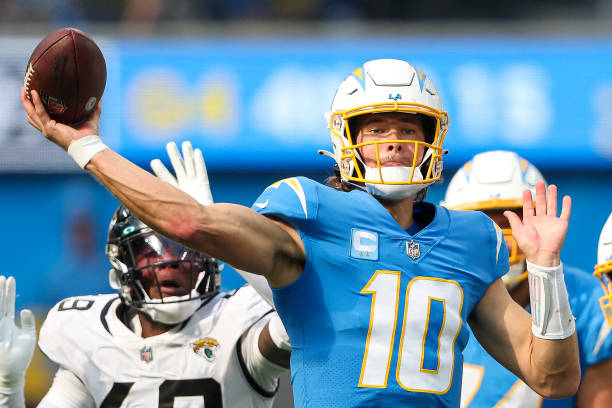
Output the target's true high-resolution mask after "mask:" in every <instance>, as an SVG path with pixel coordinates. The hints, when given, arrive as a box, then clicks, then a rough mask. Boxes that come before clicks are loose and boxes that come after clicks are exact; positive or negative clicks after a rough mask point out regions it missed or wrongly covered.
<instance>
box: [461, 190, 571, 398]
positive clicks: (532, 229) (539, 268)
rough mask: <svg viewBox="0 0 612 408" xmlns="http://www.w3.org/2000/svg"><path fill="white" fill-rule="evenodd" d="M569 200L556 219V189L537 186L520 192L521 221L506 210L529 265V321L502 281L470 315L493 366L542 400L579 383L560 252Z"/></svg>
mask: <svg viewBox="0 0 612 408" xmlns="http://www.w3.org/2000/svg"><path fill="white" fill-rule="evenodd" d="M570 212H571V200H570V198H569V197H568V196H566V197H564V199H563V207H562V211H561V215H560V217H557V188H556V186H554V185H551V186H549V187H548V199H547V197H546V187H545V185H544V182H538V184H537V185H536V210H535V211H534V209H533V201H532V197H531V193H530V192H529V190H526V191H525V192H524V193H523V219H522V220H521V219H520V218H519V217H518V216H517V215H516V214H514V213H512V212H509V211H507V212H506V213H505V214H504V215H505V216H506V217H507V218H508V220H509V221H510V225H511V227H512V235H513V236H514V238H515V239H516V241H517V243H518V245H519V247H520V248H521V250H522V251H523V252H524V253H525V255H526V257H527V261H528V271H529V280H530V297H531V307H532V313H533V318H532V317H531V316H530V315H529V314H528V313H527V312H526V311H525V310H524V309H523V308H522V307H521V306H519V305H518V304H517V303H516V302H514V301H513V300H512V299H511V298H510V295H509V294H508V291H507V290H506V288H505V287H504V285H503V283H502V282H501V279H498V280H497V281H496V282H494V283H493V284H492V285H491V286H490V287H489V289H488V290H487V292H486V293H485V295H484V296H483V298H482V299H481V301H480V303H479V304H478V306H477V307H476V309H475V310H474V312H473V313H472V315H471V316H470V326H471V327H472V329H473V331H474V334H475V335H476V337H477V338H478V341H479V342H480V343H481V344H482V345H483V347H484V348H485V349H486V350H487V351H488V352H489V354H491V355H492V356H493V357H494V358H495V359H496V360H497V361H499V362H500V363H501V364H503V365H504V366H505V367H506V368H508V369H509V370H510V371H512V372H513V373H515V374H516V375H517V376H518V377H520V378H521V379H522V380H523V381H524V382H525V383H527V385H529V386H530V387H531V388H532V389H534V390H535V391H536V392H538V393H539V394H540V395H542V396H544V397H546V398H565V397H569V396H571V395H574V394H575V393H576V390H577V389H578V385H579V383H580V364H579V360H578V342H577V339H576V333H575V326H574V321H573V316H572V314H571V310H570V309H569V301H568V298H567V291H566V289H565V283H564V280H563V270H562V265H561V262H560V253H561V248H562V246H563V242H564V240H565V235H566V233H567V227H568V222H569V216H570Z"/></svg>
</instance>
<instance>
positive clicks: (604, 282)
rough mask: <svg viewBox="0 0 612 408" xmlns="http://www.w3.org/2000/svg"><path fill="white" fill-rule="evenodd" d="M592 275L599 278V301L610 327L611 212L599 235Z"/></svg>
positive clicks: (611, 322)
mask: <svg viewBox="0 0 612 408" xmlns="http://www.w3.org/2000/svg"><path fill="white" fill-rule="evenodd" d="M593 275H595V276H597V277H598V278H599V279H600V280H601V286H603V290H604V296H602V297H601V298H600V299H599V303H600V304H601V310H602V311H603V314H604V316H605V317H606V320H607V321H608V324H609V325H610V327H612V213H610V216H609V217H608V221H606V223H605V225H604V227H603V228H602V230H601V234H600V235H599V244H598V246H597V265H595V272H593Z"/></svg>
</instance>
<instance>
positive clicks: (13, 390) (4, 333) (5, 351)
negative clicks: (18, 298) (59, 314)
mask: <svg viewBox="0 0 612 408" xmlns="http://www.w3.org/2000/svg"><path fill="white" fill-rule="evenodd" d="M15 293H16V283H15V278H13V277H12V276H9V277H8V279H7V278H6V277H4V276H0V406H2V407H7V408H21V407H24V406H25V400H24V395H23V387H24V385H25V378H24V377H25V372H26V370H27V369H28V366H29V365H30V361H32V355H33V354H34V347H35V346H36V327H35V322H34V315H33V314H32V311H31V310H29V309H23V310H22V311H21V314H20V315H21V327H17V326H16V325H15Z"/></svg>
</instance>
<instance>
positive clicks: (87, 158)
mask: <svg viewBox="0 0 612 408" xmlns="http://www.w3.org/2000/svg"><path fill="white" fill-rule="evenodd" d="M32 94H33V102H31V101H30V100H28V99H27V98H26V97H25V94H24V93H22V99H21V100H22V104H23V106H24V108H25V109H26V111H27V113H28V120H29V122H30V123H31V124H32V125H33V126H35V127H36V128H37V129H39V130H41V131H42V132H43V133H44V134H45V136H46V137H47V138H49V139H50V140H52V141H53V142H54V143H57V144H58V145H60V146H61V147H63V148H64V149H67V150H68V153H69V154H70V155H71V156H72V157H73V158H74V159H75V160H76V161H77V163H79V164H80V165H81V166H82V167H83V168H86V169H87V170H88V171H90V172H91V173H92V174H93V175H94V176H95V177H97V178H98V179H99V180H100V181H101V182H102V183H104V185H105V186H106V187H107V188H108V189H109V190H110V191H111V192H112V193H113V194H115V195H116V196H117V197H118V198H119V200H120V201H122V202H123V203H124V204H125V205H126V206H127V207H128V208H129V209H130V210H131V211H132V212H133V213H134V214H135V215H136V216H138V218H140V219H141V220H143V222H145V223H146V224H147V225H149V226H151V227H152V228H154V229H156V230H158V231H160V232H161V233H163V234H164V235H166V236H169V237H170V238H172V239H174V240H176V241H179V242H181V243H183V244H185V245H187V246H189V247H192V248H197V249H198V250H200V251H202V252H204V253H207V254H210V255H211V256H214V257H216V258H218V259H221V260H223V261H225V262H227V263H229V264H231V265H232V266H234V267H237V268H239V269H243V270H247V271H250V272H253V273H256V274H259V275H263V276H265V277H266V279H267V280H268V283H269V284H270V286H272V287H273V288H274V303H275V305H276V307H277V310H278V313H279V315H280V316H281V318H282V320H283V323H284V325H285V327H286V329H287V332H288V333H289V336H290V339H291V344H292V349H293V351H292V354H291V370H292V381H293V391H294V398H295V403H296V406H297V407H300V408H301V407H316V408H324V407H333V408H344V407H380V406H402V407H424V406H428V407H434V406H435V407H457V406H459V402H460V394H461V376H462V366H463V357H462V351H463V348H464V347H465V344H466V343H467V340H468V337H469V335H468V329H467V323H468V322H469V324H470V327H471V328H472V330H473V331H474V333H476V335H477V337H478V339H479V340H480V341H481V342H482V343H484V344H486V345H487V346H488V350H489V352H491V354H492V355H494V356H495V358H496V359H497V360H498V361H499V362H501V363H502V364H503V365H504V366H505V367H507V368H508V369H510V370H511V371H512V372H514V373H515V374H516V375H518V376H520V377H521V378H524V379H525V381H526V382H527V383H528V384H529V385H530V386H531V387H533V388H534V389H536V390H537V391H538V392H539V393H541V394H542V395H545V396H547V397H569V396H571V395H573V394H574V393H575V392H576V390H577V387H578V384H579V380H580V374H579V371H580V368H579V362H578V351H577V340H576V335H575V326H574V318H573V316H572V314H571V310H570V308H569V302H568V298H567V292H566V289H565V285H564V283H563V268H562V266H561V264H560V251H561V248H562V245H563V242H564V240H565V234H566V232H567V225H568V221H569V216H570V211H571V210H570V208H571V200H570V198H569V197H565V198H564V199H563V206H562V209H561V213H560V216H558V215H557V213H558V211H557V210H558V208H557V190H556V187H555V186H549V187H548V197H547V191H546V187H545V185H544V183H543V182H542V183H540V184H538V185H537V187H536V198H535V201H536V202H537V207H536V210H535V211H534V209H533V201H532V197H531V193H530V192H529V191H527V192H526V194H525V195H524V196H523V205H524V216H523V219H522V220H521V219H520V218H519V217H518V216H517V215H516V214H514V213H508V214H507V216H508V218H509V220H510V223H511V225H512V229H513V233H514V236H515V238H516V239H517V242H518V244H519V245H520V247H521V249H522V250H523V252H524V253H525V255H526V259H527V261H528V262H529V264H528V265H529V273H530V275H532V277H533V280H534V282H536V283H537V284H539V285H540V287H541V288H542V292H541V293H539V296H538V297H537V299H535V300H534V302H535V304H536V305H537V310H538V313H537V314H534V318H533V319H532V317H531V316H530V315H529V314H528V313H527V312H526V311H525V310H524V309H523V308H522V307H521V306H520V305H518V304H517V303H515V302H514V301H513V300H512V299H511V298H510V296H509V295H508V292H507V290H506V288H505V287H504V284H503V282H502V280H501V277H502V276H503V275H504V274H506V272H507V271H508V253H507V249H506V245H504V239H503V234H502V232H501V230H500V229H499V228H498V227H497V226H496V225H495V224H494V223H493V222H492V221H491V219H490V218H488V217H487V216H485V215H484V214H482V213H480V212H471V211H450V210H447V209H445V208H442V207H440V206H436V205H433V204H429V203H425V202H423V201H421V200H422V198H423V197H424V195H425V189H426V188H427V187H428V186H429V185H431V184H432V183H434V182H435V181H436V180H438V179H439V177H440V174H441V172H442V157H443V154H444V151H443V147H442V144H443V141H444V137H445V135H446V132H447V130H448V125H449V120H448V115H447V113H446V112H445V111H444V108H443V106H442V101H441V99H440V97H439V95H438V92H437V90H436V88H435V87H434V85H433V83H432V82H431V81H430V79H429V78H428V77H427V76H426V75H425V74H424V73H422V72H421V71H419V70H417V69H415V68H414V67H412V66H411V65H410V64H408V63H407V62H405V61H401V60H390V59H383V60H373V61H368V62H366V63H365V64H364V65H363V66H362V67H359V68H358V69H356V70H355V71H353V72H352V73H351V74H350V75H349V76H348V77H347V78H346V79H345V80H344V81H343V82H342V84H341V85H340V87H339V88H338V91H337V93H336V96H335V97H334V101H333V103H332V109H331V111H330V112H329V114H328V125H329V128H330V132H331V137H332V144H333V151H334V152H333V153H328V154H329V155H330V156H332V157H333V159H334V160H335V161H336V165H337V177H336V178H335V179H334V180H332V182H331V183H330V184H331V185H332V186H333V187H329V186H324V185H322V184H319V183H316V182H314V181H312V180H309V179H306V178H301V177H299V178H290V179H285V180H282V181H279V182H277V183H275V184H273V185H271V186H270V187H268V188H267V189H266V190H265V191H264V193H263V194H262V195H261V196H260V197H259V199H258V200H257V201H256V202H255V204H254V205H253V207H252V209H249V208H245V207H242V206H237V205H232V204H213V205H207V206H202V205H200V204H198V203H197V201H196V200H194V199H192V198H191V197H190V196H189V195H188V194H185V193H183V192H181V191H180V190H178V189H176V188H175V187H173V186H172V185H170V184H165V183H163V182H161V181H159V180H158V179H156V178H155V177H153V176H152V175H150V174H149V173H147V172H146V171H144V170H142V169H140V168H138V167H137V166H135V165H133V164H132V163H130V162H129V161H127V160H126V159H124V158H122V157H121V156H119V155H118V154H116V153H115V152H113V151H111V150H110V149H108V148H107V147H106V146H105V145H104V144H103V143H102V141H101V139H100V138H99V137H98V136H97V135H98V127H97V123H98V119H99V115H100V111H99V109H97V110H96V111H95V112H94V115H93V116H92V118H91V119H90V120H89V121H88V122H86V123H85V124H83V125H81V126H79V127H77V128H76V129H75V128H71V127H68V126H64V125H61V124H57V123H55V122H54V121H52V120H51V119H50V118H49V117H48V115H47V114H46V112H45V111H44V107H43V105H42V103H41V102H40V99H39V97H38V95H37V94H36V93H35V92H32ZM268 119H269V120H274V115H273V112H271V113H270V117H269V118H268ZM288 132H289V133H288V135H287V137H291V136H290V129H289V130H288ZM187 147H188V146H187ZM183 154H184V155H185V156H188V157H189V156H191V154H192V152H191V150H190V149H189V148H186V149H184V151H183ZM270 159H271V160H273V159H274V158H273V157H271V158H270Z"/></svg>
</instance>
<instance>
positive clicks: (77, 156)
mask: <svg viewBox="0 0 612 408" xmlns="http://www.w3.org/2000/svg"><path fill="white" fill-rule="evenodd" d="M107 148H108V146H106V145H105V144H104V143H103V142H102V139H100V136H97V135H90V136H85V137H82V138H80V139H77V140H74V141H72V143H70V146H68V154H69V155H70V156H71V157H72V158H73V159H74V161H75V162H76V163H77V164H78V165H79V167H80V168H82V169H84V168H85V166H87V163H89V161H90V160H91V158H92V157H94V156H95V155H96V154H98V153H100V152H101V151H102V150H104V149H107Z"/></svg>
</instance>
